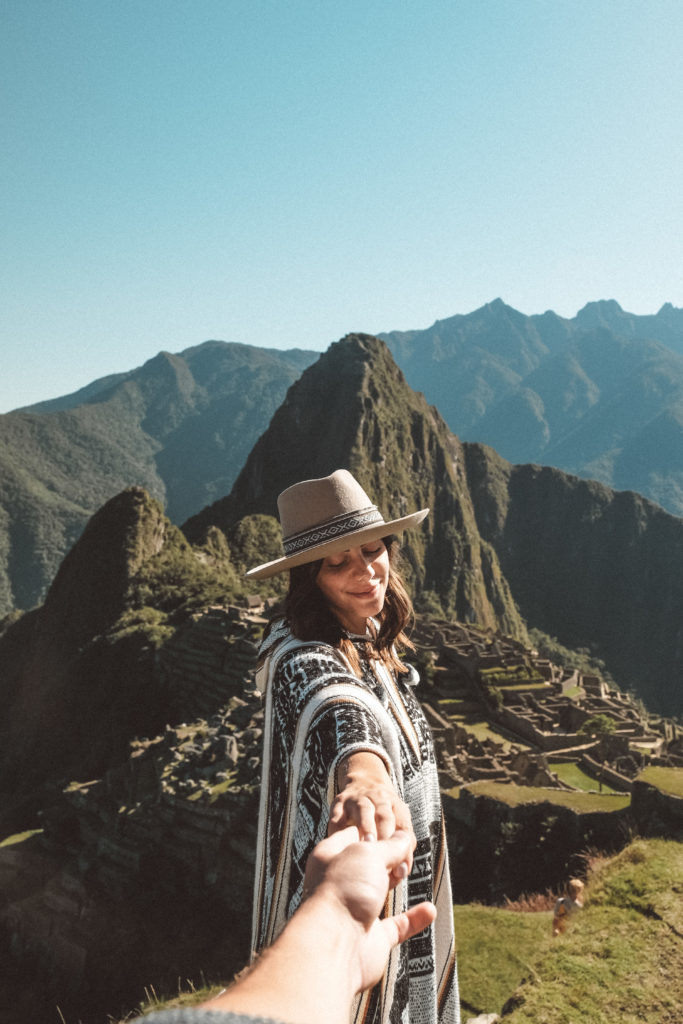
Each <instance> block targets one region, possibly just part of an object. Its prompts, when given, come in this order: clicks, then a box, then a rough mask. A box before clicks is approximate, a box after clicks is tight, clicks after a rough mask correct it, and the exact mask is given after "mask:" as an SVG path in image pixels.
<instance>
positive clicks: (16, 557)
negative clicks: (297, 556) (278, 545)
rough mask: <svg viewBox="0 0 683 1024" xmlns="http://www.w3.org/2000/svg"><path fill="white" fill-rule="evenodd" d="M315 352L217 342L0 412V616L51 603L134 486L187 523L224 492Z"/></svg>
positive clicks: (163, 355) (160, 356)
mask: <svg viewBox="0 0 683 1024" xmlns="http://www.w3.org/2000/svg"><path fill="white" fill-rule="evenodd" d="M316 358H317V354H316V353H313V352H304V351H302V350H292V351H290V352H279V351H274V350H268V349H259V348H252V347H251V346H248V345H239V344H233V343H228V342H219V341H209V342H205V343H204V344H202V345H198V346H196V347H194V348H190V349H186V350H185V351H184V352H181V353H179V354H178V355H172V354H171V353H168V352H160V353H159V354H158V355H157V356H155V357H154V358H153V359H150V360H149V361H148V362H147V363H145V364H144V365H143V366H141V367H139V368H138V369H136V370H132V371H131V372H130V373H126V374H117V375H114V376H110V377H106V378H103V379H102V380H99V381H95V382H93V383H92V384H90V385H88V386H87V387H86V388H83V389H81V390H80V391H78V392H76V393H75V394H73V395H67V396H65V397H64V398H58V399H54V400H52V401H50V402H43V403H40V404H39V405H38V406H32V407H29V408H27V409H24V410H21V411H15V412H11V413H7V414H5V415H3V416H0V616H1V615H2V614H4V613H6V612H8V611H10V610H11V609H12V608H17V607H18V608H31V607H32V606H34V605H35V604H37V603H38V602H39V601H41V600H42V598H43V597H44V596H45V593H46V591H47V587H48V586H49V583H50V581H51V580H52V579H53V578H54V575H55V573H56V571H57V568H58V566H59V564H60V562H61V560H62V558H63V557H64V555H65V554H66V552H67V551H68V550H69V549H70V548H71V546H72V544H73V543H74V541H75V540H76V538H77V537H78V536H79V535H80V533H81V531H82V530H83V527H84V526H85V524H86V522H87V521H88V519H89V517H90V516H91V515H92V514H93V513H94V512H95V511H96V510H97V509H98V508H99V507H100V506H101V505H102V504H103V503H104V502H105V501H106V500H107V499H108V498H110V497H112V496H113V495H115V494H117V493H119V492H120V491H122V490H123V489H124V488H125V487H129V486H132V485H139V486H142V487H145V489H146V490H148V491H149V493H150V494H152V495H153V496H154V497H156V498H158V499H159V500H160V501H162V502H163V503H164V504H165V506H166V510H167V512H168V514H169V516H170V517H171V518H172V519H174V520H176V521H178V522H180V521H182V520H183V519H185V518H187V516H188V515H191V514H192V513H193V512H197V511H199V510H200V509H201V508H203V507H204V506H205V505H206V504H207V503H209V502H211V501H213V500H214V499H215V498H217V497H219V496H221V495H222V494H225V493H226V492H227V491H228V490H229V489H230V487H231V485H232V482H233V480H234V479H235V477H236V476H237V473H238V472H239V470H240V469H241V467H242V465H243V463H244V460H245V459H246V457H247V455H248V453H249V451H250V449H251V447H252V445H253V444H254V442H255V441H256V439H257V438H258V436H259V435H260V433H261V432H262V430H263V429H264V427H265V426H266V425H267V423H268V420H269V419H270V417H271V415H272V414H273V413H274V412H275V410H276V409H277V407H278V405H279V404H280V402H281V401H282V399H283V398H284V395H285V392H286V390H287V388H288V387H289V385H290V384H291V383H292V381H293V380H295V379H296V378H297V377H298V376H299V375H300V373H301V372H302V370H303V369H304V368H305V367H306V366H308V365H309V364H310V363H311V362H312V361H313V360H314V359H316Z"/></svg>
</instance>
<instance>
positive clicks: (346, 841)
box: [311, 825, 360, 860]
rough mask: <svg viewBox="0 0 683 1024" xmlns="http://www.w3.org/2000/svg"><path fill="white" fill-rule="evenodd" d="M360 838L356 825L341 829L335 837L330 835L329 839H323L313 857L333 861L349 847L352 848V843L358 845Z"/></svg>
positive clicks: (314, 850)
mask: <svg viewBox="0 0 683 1024" xmlns="http://www.w3.org/2000/svg"><path fill="white" fill-rule="evenodd" d="M359 838H360V836H359V834H358V829H357V828H356V826H355V825H346V826H344V827H343V828H342V827H340V828H339V829H337V831H336V832H335V833H334V834H333V835H329V836H328V837H327V839H322V840H321V841H320V842H319V843H318V845H317V846H316V847H314V849H313V852H312V853H311V857H318V858H323V859H324V860H331V859H332V858H333V857H336V856H337V854H338V853H341V851H342V850H345V849H346V847H347V846H351V844H352V843H357V842H358V840H359Z"/></svg>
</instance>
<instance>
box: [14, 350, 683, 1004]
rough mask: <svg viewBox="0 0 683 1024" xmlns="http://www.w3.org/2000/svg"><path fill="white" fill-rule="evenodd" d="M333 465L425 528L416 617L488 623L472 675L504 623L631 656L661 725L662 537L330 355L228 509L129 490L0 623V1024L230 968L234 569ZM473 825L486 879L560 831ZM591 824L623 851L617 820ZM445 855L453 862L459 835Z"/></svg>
mask: <svg viewBox="0 0 683 1024" xmlns="http://www.w3.org/2000/svg"><path fill="white" fill-rule="evenodd" d="M48 415H49V414H48ZM340 465H346V466H348V467H349V468H350V469H351V470H352V471H353V472H354V473H356V475H357V476H358V477H359V479H360V480H361V482H362V483H363V485H364V486H365V487H366V488H367V490H368V491H369V492H370V493H371V494H372V495H373V496H375V497H376V498H377V500H378V503H379V505H380V507H381V508H382V510H383V511H384V513H385V514H386V515H388V516H394V515H398V514H403V513H405V512H408V511H410V510H411V509H414V508H417V507H421V506H424V505H429V506H430V507H431V509H432V512H431V514H430V516H429V517H428V519H427V520H426V521H425V523H424V524H423V526H422V527H421V528H420V529H419V530H415V531H413V532H411V533H409V534H407V535H406V545H405V560H406V570H407V574H408V575H409V576H410V578H411V586H412V589H413V591H414V593H415V594H416V597H417V601H418V604H421V605H422V606H423V607H424V608H427V609H429V608H432V609H433V608H434V607H436V606H437V605H438V606H439V607H441V608H442V609H443V610H444V611H447V613H448V615H449V616H450V617H452V616H454V615H457V616H459V617H460V618H461V619H464V620H473V621H476V622H477V623H478V625H479V626H481V627H484V628H482V629H476V630H473V632H476V634H477V636H478V637H479V643H480V644H481V650H482V657H483V658H485V657H487V654H488V653H489V652H490V650H491V648H492V646H493V645H495V644H497V643H498V642H499V638H497V637H496V636H495V630H496V629H497V628H502V629H503V630H505V631H506V632H510V633H513V634H516V635H517V636H524V634H525V631H526V627H525V622H524V619H523V617H522V616H523V615H524V616H526V618H527V621H528V623H529V625H534V626H540V627H541V628H543V629H545V631H547V632H548V633H552V634H553V635H554V636H556V637H557V638H558V639H560V640H564V641H566V640H567V638H569V637H571V638H572V640H573V641H574V642H575V644H576V646H580V647H591V648H592V650H593V652H594V654H595V655H596V656H598V657H600V656H604V657H605V660H607V657H608V656H609V658H610V659H611V661H610V662H609V664H608V668H610V670H612V671H613V674H615V675H616V676H617V678H618V680H619V681H620V682H621V677H620V676H619V674H618V673H617V672H616V671H615V667H617V666H623V668H624V675H626V674H627V669H628V663H629V661H630V660H633V662H634V667H635V670H637V672H638V680H637V681H638V686H641V685H643V683H644V681H648V680H654V683H655V685H652V686H651V688H650V690H649V691H648V696H649V697H651V698H652V700H653V701H655V700H659V701H660V702H661V703H662V704H665V703H666V702H668V705H671V706H673V704H674V703H675V702H678V708H679V709H680V662H681V633H680V627H679V625H678V621H679V620H678V619H677V617H676V613H677V611H678V610H679V609H680V607H681V597H682V596H683V595H681V592H680V591H681V586H682V585H681V582H680V581H681V580H682V579H683V551H682V548H681V540H682V538H681V531H682V530H683V520H680V519H678V518H676V517H674V516H671V515H668V514H666V513H664V512H663V511H662V510H661V509H660V508H658V507H656V506H654V505H652V504H651V503H649V502H647V501H645V500H644V499H642V498H641V497H640V496H638V495H635V494H630V493H620V492H615V491H612V490H610V489H609V488H607V487H604V486H603V485H600V484H597V483H595V482H588V481H583V480H580V479H579V478H577V477H572V476H569V475H568V474H565V473H563V472H561V471H559V470H556V469H542V468H540V467H538V466H512V465H511V464H510V463H508V462H506V461H505V460H504V459H502V458H501V457H500V456H498V455H497V454H496V453H495V452H493V451H492V450H491V449H489V448H486V447H485V446H483V445H479V444H475V443H462V442H460V441H459V440H458V439H457V438H455V437H454V435H453V434H452V433H451V432H450V431H449V429H448V428H447V426H446V424H445V423H444V421H443V420H442V419H441V417H440V415H439V414H438V412H437V411H436V410H435V409H433V408H432V407H430V406H429V405H428V404H427V402H426V401H425V399H424V398H423V396H421V395H419V394H416V393H415V392H413V391H412V390H411V389H410V388H409V387H408V385H407V384H406V381H405V379H404V377H403V374H402V373H401V371H400V370H399V369H398V367H397V366H396V364H395V362H394V360H393V359H392V357H391V355H390V353H389V351H388V349H387V347H386V346H385V345H384V343H383V342H381V341H380V340H379V339H377V338H373V337H370V336H367V335H350V336H348V337H347V338H345V339H343V340H342V341H340V342H337V343H336V344H334V345H332V346H331V347H330V349H329V350H328V352H327V353H325V354H324V355H323V356H321V357H320V358H319V360H318V361H317V362H316V363H314V364H313V365H312V366H310V367H309V368H308V369H307V370H306V371H305V372H304V373H303V374H302V376H301V377H300V379H299V380H297V381H296V382H295V383H294V384H292V385H291V387H290V388H289V390H288V392H287V394H286V397H285V399H284V401H283V402H282V404H281V405H280V407H279V408H278V410H277V411H276V413H275V415H274V416H273V418H272V420H271V423H270V425H269V426H268V428H267V429H266V430H265V432H264V433H263V435H262V436H261V437H260V439H259V440H258V442H257V443H256V444H255V445H254V448H253V450H252V452H251V454H250V456H249V458H248V459H247V460H246V462H245V465H244V467H243V470H242V472H241V473H240V474H239V476H238V478H237V479H236V481H235V483H234V485H233V488H232V491H231V493H230V495H229V496H228V497H227V498H226V499H224V500H221V501H219V502H216V503H213V504H212V505H210V506H208V507H207V508H206V509H205V510H203V511H202V512H201V513H199V514H198V515H196V516H193V517H191V518H190V520H188V522H187V523H186V524H185V527H184V530H185V533H183V532H182V531H181V530H180V529H179V528H178V527H176V526H175V525H173V524H172V523H171V522H170V521H169V519H168V518H167V517H166V516H165V515H164V510H163V508H162V506H161V504H160V502H159V501H158V500H156V499H155V498H153V497H151V496H150V495H149V494H148V493H147V492H146V491H144V490H143V489H142V488H140V487H128V488H126V489H125V490H123V491H122V492H121V493H120V494H118V495H116V496H114V497H113V498H111V499H110V500H109V501H107V502H106V503H105V504H104V505H103V506H102V507H101V508H100V509H99V510H98V511H97V512H96V514H95V515H93V516H92V517H91V518H90V520H89V522H88V524H87V527H86V529H85V530H84V531H83V533H82V535H81V536H80V537H79V538H78V540H77V542H76V543H75V544H74V546H73V548H72V550H71V551H70V552H69V554H68V555H67V556H66V558H65V559H64V560H63V562H62V565H61V568H60V570H59V572H58V574H57V576H56V578H55V579H54V581H53V583H52V585H51V587H50V588H49V592H48V595H47V598H46V600H45V602H44V604H43V605H42V606H41V607H39V608H36V609H34V610H32V611H30V612H27V613H25V614H23V615H15V616H10V617H8V618H6V619H5V621H4V622H2V623H0V739H1V741H2V742H1V743H0V960H2V962H3V972H2V976H1V977H0V1001H1V1000H2V999H6V1007H8V1010H7V1012H4V1011H5V1009H6V1007H2V1006H0V1015H2V1016H3V1020H6V1021H7V1024H23V1022H24V1021H26V1020H31V1021H32V1022H35V1024H48V1022H49V1021H52V1020H54V1007H55V1005H59V1006H60V1012H61V1013H62V1015H63V1016H64V1019H70V1020H76V1019H81V1020H86V1019H87V1020H90V1021H92V1022H93V1024H100V1022H101V1024H104V1021H105V1020H109V1019H111V1017H110V1012H116V1008H117V1007H125V1008H126V1012H127V1011H128V1010H129V1009H130V1007H132V1006H134V1005H135V1000H136V999H140V998H142V996H143V989H144V987H145V986H146V985H150V984H152V982H154V984H157V983H158V984H159V986H160V990H161V988H162V986H163V990H164V991H169V990H170V989H171V988H172V987H176V986H177V979H178V978H179V977H181V978H191V979H198V978H199V977H200V975H201V973H202V971H205V972H206V973H207V976H208V977H210V978H212V979H217V978H221V979H222V980H229V976H230V972H231V970H232V969H234V968H236V967H237V966H238V964H239V963H243V962H244V960H245V958H246V955H247V944H248V919H249V901H250V893H251V881H252V877H253V849H254V841H255V836H254V832H255V820H256V816H257V802H258V782H259V756H258V753H259V743H260V737H261V734H262V733H261V730H262V725H263V722H262V714H263V712H262V708H261V702H260V699H259V696H258V695H257V694H256V693H255V678H254V676H255V673H254V669H255V661H256V652H257V648H258V640H259V636H260V634H261V631H262V629H263V627H264V625H265V623H264V620H263V619H262V618H260V617H259V616H258V615H257V614H256V615H255V614H253V613H252V612H251V611H249V610H248V609H247V604H248V600H247V599H248V597H249V596H250V595H253V594H254V593H255V592H258V589H259V588H258V586H251V585H245V582H244V581H243V576H242V572H243V570H244V568H245V567H246V566H247V565H250V564H251V565H253V564H254V563H255V562H256V561H258V560H260V559H261V558H263V559H267V558H268V557H271V556H272V555H273V554H274V553H275V551H274V547H275V538H276V536H277V529H276V524H275V520H274V519H273V513H274V511H275V497H276V494H277V493H278V492H279V490H281V489H282V487H284V486H286V485H287V484H289V483H292V482H293V481H294V480H296V479H300V478H301V477H302V476H307V475H318V474H322V473H326V472H329V471H331V470H332V469H334V468H336V467H337V466H340ZM238 603H239V604H240V605H241V608H237V607H235V605H236V604H238ZM456 630H457V632H458V633H460V631H461V630H460V628H459V627H456ZM489 638H490V643H489ZM433 653H434V652H433V651H432V654H433ZM452 653H453V655H454V656H455V657H456V658H457V657H458V656H459V658H460V661H458V662H457V663H458V664H460V663H463V662H465V663H467V664H469V665H470V669H471V663H470V662H469V661H468V659H467V657H466V656H463V655H462V653H460V654H459V655H458V652H457V651H456V649H455V648H454V649H453V652H452ZM432 667H433V666H432ZM647 673H649V675H646V674H647ZM634 688H637V687H635V685H634ZM638 692H641V691H640V690H638ZM642 692H643V694H644V693H645V690H643V691H642ZM668 705H667V706H668ZM472 740H473V742H474V741H475V738H474V737H472ZM476 744H477V749H479V740H476ZM473 757H474V759H475V760H476V761H477V762H478V761H480V760H481V759H480V757H479V755H478V754H477V753H476V751H475V752H474V754H473ZM473 800H474V798H473ZM452 803H458V805H459V807H460V808H461V814H462V815H465V816H466V817H467V816H468V815H470V811H467V810H466V809H465V810H463V809H462V808H464V807H465V803H466V801H464V800H463V801H462V803H461V801H460V800H458V801H455V800H454V799H453V800H452ZM480 806H481V810H480V809H475V808H474V807H471V808H470V810H471V815H470V817H469V819H468V820H469V825H468V826H467V830H468V836H470V837H471V836H472V835H473V834H475V833H476V834H477V835H478V836H479V837H480V836H481V835H482V834H484V831H485V828H486V829H490V834H491V835H492V837H493V839H492V842H491V843H489V844H488V849H489V852H491V851H493V853H491V856H493V854H495V851H496V849H497V850H498V852H500V850H505V849H508V852H512V854H513V856H511V857H509V858H508V857H499V858H498V859H499V861H500V863H501V865H506V864H510V865H513V864H514V858H515V857H518V858H519V859H520V860H521V859H523V858H524V857H527V859H528V858H529V857H532V856H533V851H534V849H535V850H540V849H545V850H547V849H548V847H549V845H550V844H549V842H548V838H549V835H550V833H551V831H552V827H551V826H553V822H557V821H558V817H559V814H560V812H557V814H550V812H548V811H547V805H545V804H544V805H539V804H538V803H534V804H532V805H531V811H530V812H529V813H528V814H527V812H526V811H525V810H524V809H522V811H520V820H516V819H513V818H512V817H510V816H508V815H507V814H506V812H503V811H501V808H500V805H497V804H496V803H495V802H493V801H489V800H488V798H485V799H484V801H483V803H482V804H481V805H480ZM487 807H488V810H486V808H487ZM539 808H540V809H539ZM544 808H546V809H544ZM522 814H523V816H524V820H525V821H526V825H525V826H524V831H523V832H522V831H520V830H521V827H522V826H521V816H522ZM610 814H611V812H610V813H608V814H607V815H603V816H600V815H593V814H590V815H587V816H586V817H590V818H591V819H593V820H594V819H595V818H599V817H603V818H604V817H607V818H609V817H610ZM549 815H550V816H549ZM572 817H574V816H572ZM531 819H533V820H535V821H536V822H537V823H538V827H536V826H534V829H533V830H532V829H531V827H530V826H529V821H530V820H531ZM553 827H554V826H553ZM562 827H563V828H564V825H563V826H562ZM587 827H588V824H587ZM590 827H591V828H593V825H591V826H590ZM578 828H579V823H577V822H576V821H573V823H572V824H571V830H573V832H572V834H574V835H577V834H579V832H577V829H578ZM580 828H581V829H582V828H583V825H581V826H580ZM611 829H612V834H615V833H614V830H615V829H616V834H618V836H619V838H620V839H621V838H622V837H623V836H625V830H626V825H625V823H624V821H622V819H621V818H619V824H617V825H614V824H612V825H611ZM532 831H533V834H534V843H535V844H536V845H535V846H534V847H530V846H528V845H527V846H524V845H522V843H521V841H520V836H521V835H522V834H524V835H529V834H530V833H531V832H532ZM567 831H568V833H569V831H570V826H569V824H567ZM487 834H489V833H487ZM580 834H581V835H583V832H582V831H580ZM594 834H595V833H594V832H591V835H594ZM454 835H455V836H456V837H457V839H456V840H455V841H454V847H455V848H461V847H462V835H463V827H462V826H461V825H460V826H456V828H455V830H454ZM506 844H507V845H506ZM541 844H543V845H541ZM513 846H514V849H513ZM580 849H582V850H583V849H585V843H582V845H581V847H580ZM561 852H563V854H564V855H565V856H566V847H565V846H562V847H561ZM469 859H470V862H472V859H471V858H469ZM501 877H502V876H501ZM562 877H565V872H564V871H563V873H562ZM504 891H505V890H504ZM179 920H180V921H182V922H183V928H182V929H180V930H178V928H177V922H178V921H179ZM157 979H158V981H157ZM122 1015H123V1014H122Z"/></svg>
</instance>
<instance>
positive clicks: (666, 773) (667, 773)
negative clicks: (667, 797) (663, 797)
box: [638, 765, 683, 797]
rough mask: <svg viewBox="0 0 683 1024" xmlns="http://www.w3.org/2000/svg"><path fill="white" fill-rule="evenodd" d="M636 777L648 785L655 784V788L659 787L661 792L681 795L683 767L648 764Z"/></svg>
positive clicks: (682, 792)
mask: <svg viewBox="0 0 683 1024" xmlns="http://www.w3.org/2000/svg"><path fill="white" fill-rule="evenodd" d="M638 778H639V779H640V780H641V781H642V782H647V783H648V784H649V785H650V786H655V788H656V789H661V791H662V792H663V793H671V794H672V795H673V796H681V797H683V768H664V767H660V766H658V765H649V766H648V767H647V768H644V769H643V771H642V772H641V773H640V775H639V776H638Z"/></svg>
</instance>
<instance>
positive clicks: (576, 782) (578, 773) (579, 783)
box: [550, 761, 617, 794]
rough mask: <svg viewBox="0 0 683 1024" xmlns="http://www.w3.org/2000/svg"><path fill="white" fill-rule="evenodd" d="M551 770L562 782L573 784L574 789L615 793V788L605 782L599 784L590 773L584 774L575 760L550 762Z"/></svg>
mask: <svg viewBox="0 0 683 1024" xmlns="http://www.w3.org/2000/svg"><path fill="white" fill-rule="evenodd" d="M550 770H551V772H555V773H556V775H557V776H558V778H560V779H561V780H562V782H566V783H567V784H568V785H569V786H575V787H576V789H583V790H585V791H586V792H587V793H589V792H591V791H595V792H599V793H611V794H614V793H617V790H616V789H612V787H611V786H608V785H607V784H606V783H604V782H603V783H602V784H600V783H599V782H596V781H595V779H592V778H591V777H590V775H586V773H585V772H584V771H583V769H582V768H581V767H580V766H579V765H578V764H577V763H576V762H575V761H562V762H560V763H557V764H555V763H551V764H550Z"/></svg>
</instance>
